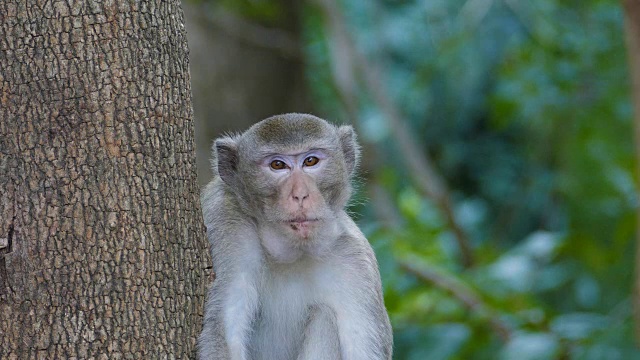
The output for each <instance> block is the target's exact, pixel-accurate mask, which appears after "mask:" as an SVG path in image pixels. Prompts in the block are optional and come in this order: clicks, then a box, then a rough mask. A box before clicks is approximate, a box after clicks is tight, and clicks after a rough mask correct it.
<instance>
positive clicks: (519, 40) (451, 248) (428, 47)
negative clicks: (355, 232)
mask: <svg viewBox="0 0 640 360" xmlns="http://www.w3.org/2000/svg"><path fill="white" fill-rule="evenodd" d="M184 10H185V13H186V17H187V24H186V25H187V31H188V36H189V41H190V43H189V46H190V61H191V76H192V84H193V97H194V110H195V119H196V122H197V128H196V137H197V139H196V140H197V147H198V170H199V174H198V176H199V182H200V184H202V185H203V184H205V183H206V182H208V181H209V179H210V176H211V175H210V165H209V151H210V145H211V143H212V141H213V139H214V138H215V137H217V136H220V135H221V134H222V133H224V132H231V131H240V130H244V129H246V128H247V127H249V126H250V125H251V124H253V123H254V122H257V121H258V120H261V119H263V118H265V117H268V116H270V115H274V114H278V113H285V112H308V113H313V114H315V115H318V116H320V117H323V118H325V119H328V120H330V121H332V122H335V123H349V124H352V125H354V126H355V128H356V129H357V131H358V133H359V139H360V142H361V144H362V145H363V150H364V159H363V164H362V167H361V170H360V176H359V181H358V183H359V185H358V193H357V194H356V196H355V199H354V201H353V203H352V206H351V210H352V212H353V214H354V216H355V217H356V220H357V222H358V223H359V225H360V226H361V227H362V229H363V231H364V232H365V233H366V235H367V237H368V238H369V240H370V242H371V243H372V245H373V246H374V249H375V251H376V254H377V257H378V261H379V263H380V270H381V274H382V278H383V283H384V291H385V302H386V306H387V308H388V310H389V313H390V316H391V321H392V323H393V327H394V337H395V349H394V352H395V354H394V358H395V359H524V360H526V359H640V352H638V350H637V348H636V347H635V345H634V323H633V306H632V304H633V298H632V294H633V291H632V290H633V282H634V277H633V274H634V270H633V269H634V268H635V264H634V262H635V256H634V254H635V247H636V244H635V234H636V222H637V219H636V211H637V208H638V196H637V193H636V187H637V185H636V184H637V176H636V165H635V164H636V159H635V157H634V154H635V150H634V141H633V140H634V139H633V136H632V134H633V105H632V102H631V84H630V80H629V79H630V75H629V69H628V66H627V53H626V48H625V42H624V39H625V38H624V21H623V20H624V16H623V15H624V14H623V9H622V8H621V5H620V3H619V2H618V1H607V0H579V1H578V0H563V1H560V0H536V1H524V0H422V1H394V0H375V1H370V0H369V1H367V0H349V1H346V0H344V1H337V0H315V1H297V0H219V1H214V0H209V1H207V0H201V1H188V0H184Z"/></svg>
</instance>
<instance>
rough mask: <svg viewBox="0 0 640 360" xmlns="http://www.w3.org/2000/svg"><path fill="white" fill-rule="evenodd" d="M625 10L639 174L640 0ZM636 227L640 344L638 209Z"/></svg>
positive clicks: (636, 304) (639, 303) (638, 334)
mask: <svg viewBox="0 0 640 360" xmlns="http://www.w3.org/2000/svg"><path fill="white" fill-rule="evenodd" d="M623 5H624V10H625V19H624V20H625V32H626V40H627V54H628V59H629V70H630V73H631V83H632V99H633V103H634V110H635V119H634V133H635V141H636V159H637V162H638V165H637V171H638V175H639V176H640V0H625V1H623ZM636 218H637V223H638V225H637V226H638V228H637V230H636V237H637V240H636V270H635V274H636V276H635V286H634V296H633V308H634V318H635V338H636V342H637V343H638V344H640V209H639V210H638V211H637V215H636Z"/></svg>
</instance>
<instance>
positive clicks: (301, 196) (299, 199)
mask: <svg viewBox="0 0 640 360" xmlns="http://www.w3.org/2000/svg"><path fill="white" fill-rule="evenodd" d="M291 197H292V198H293V200H295V201H296V202H297V203H298V204H302V202H303V201H304V200H305V199H307V198H308V197H309V194H291Z"/></svg>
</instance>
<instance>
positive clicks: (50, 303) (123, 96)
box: [0, 0, 210, 359]
mask: <svg viewBox="0 0 640 360" xmlns="http://www.w3.org/2000/svg"><path fill="white" fill-rule="evenodd" d="M195 170H196V169H195V154H194V142H193V124H192V110H191V90H190V85H189V72H188V56H187V42H186V37H185V31H184V26H183V14H182V11H181V9H180V2H179V0H171V1H163V0H156V1H108V0H105V1H97V0H96V1H90V0H89V1H75V0H64V1H44V0H42V1H40V0H2V1H0V359H32V358H33V359H35V358H39V359H67V358H98V359H119V358H131V359H163V358H189V357H194V355H195V350H194V349H195V341H196V338H197V336H198V333H199V331H200V330H201V318H202V311H203V303H204V293H205V288H206V284H207V283H208V281H209V278H208V277H209V272H210V270H209V269H210V258H209V253H208V250H207V245H206V240H205V236H204V226H203V223H202V217H201V212H200V206H199V200H198V187H197V180H196V171H195Z"/></svg>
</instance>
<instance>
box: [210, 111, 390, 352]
mask: <svg viewBox="0 0 640 360" xmlns="http://www.w3.org/2000/svg"><path fill="white" fill-rule="evenodd" d="M313 149H321V151H322V154H326V155H327V159H326V160H323V161H325V162H324V163H323V167H322V171H318V172H317V173H314V174H311V175H309V178H311V177H312V178H313V181H314V184H315V185H313V186H312V187H311V191H317V192H319V194H320V197H318V200H317V206H318V211H317V213H318V214H321V220H319V221H321V226H322V227H321V229H322V230H321V231H317V232H312V235H311V236H310V237H309V238H308V239H305V240H304V241H301V240H300V239H299V238H298V239H296V238H294V237H292V236H291V235H287V234H284V233H281V232H279V230H274V229H279V228H278V227H277V226H275V225H273V224H276V223H277V219H281V218H282V216H284V215H283V214H282V210H281V209H279V208H278V206H277V199H281V198H282V193H281V191H282V185H281V182H280V183H279V182H277V181H274V180H273V178H269V176H270V175H269V173H268V172H267V173H265V171H264V170H262V169H261V168H260V166H259V165H258V164H260V162H261V161H264V160H262V159H264V158H265V156H270V155H271V154H289V153H294V154H295V153H304V152H307V151H310V150H313ZM305 156H306V155H305ZM358 160H359V147H358V144H357V142H356V137H355V133H354V132H353V129H352V128H351V127H349V126H341V127H336V126H334V125H332V124H330V123H328V122H326V121H324V120H322V119H319V118H317V117H315V116H311V115H304V114H285V115H279V116H274V117H271V118H268V119H265V120H263V121H261V122H259V123H257V124H256V125H254V126H252V127H251V128H250V129H249V130H247V131H246V132H245V133H243V134H242V135H238V136H229V137H224V138H221V139H218V140H217V141H216V143H215V145H214V156H213V160H212V163H213V166H214V174H215V176H214V179H213V181H211V183H209V184H208V185H207V186H206V187H205V188H204V190H203V194H202V199H201V200H202V207H203V212H204V219H205V223H206V225H207V236H208V238H209V241H210V243H211V251H212V254H213V264H214V271H215V273H216V280H215V281H214V283H213V285H212V287H211V289H210V291H209V295H208V299H207V304H206V308H205V319H204V328H203V331H202V334H201V335H200V338H199V341H198V348H199V358H200V359H207V360H223V359H224V360H226V359H234V360H236V359H237V360H249V359H252V360H261V359H264V360H267V359H274V360H280V359H281V360H289V359H291V360H312V359H343V360H356V359H361V360H370V359H371V360H375V359H391V354H392V344H393V339H392V332H391V325H390V323H389V318H388V315H387V313H386V310H385V308H384V302H383V297H382V288H381V283H380V274H379V272H378V264H377V261H376V258H375V255H374V253H373V251H372V249H371V246H370V245H369V243H368V242H367V240H366V238H365V237H364V235H363V234H362V232H360V230H359V229H358V227H357V225H356V224H355V223H354V222H353V221H352V220H351V218H350V217H349V216H348V215H347V214H346V212H345V211H344V207H345V205H346V203H347V201H348V200H349V197H350V195H351V185H350V181H351V177H352V176H353V173H354V172H355V169H356V168H357V165H358ZM274 244H275V246H276V248H278V249H279V247H282V248H283V249H284V250H283V251H285V252H287V254H289V255H291V254H293V255H292V256H293V257H287V258H286V259H287V260H286V261H285V260H282V258H279V257H278V256H276V255H274V253H273V252H272V251H273V250H272V248H270V247H273V246H274Z"/></svg>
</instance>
